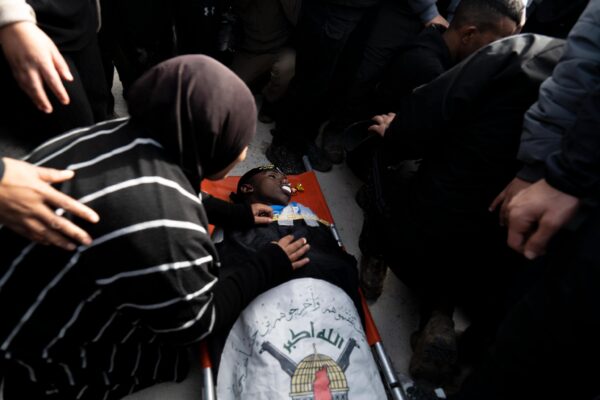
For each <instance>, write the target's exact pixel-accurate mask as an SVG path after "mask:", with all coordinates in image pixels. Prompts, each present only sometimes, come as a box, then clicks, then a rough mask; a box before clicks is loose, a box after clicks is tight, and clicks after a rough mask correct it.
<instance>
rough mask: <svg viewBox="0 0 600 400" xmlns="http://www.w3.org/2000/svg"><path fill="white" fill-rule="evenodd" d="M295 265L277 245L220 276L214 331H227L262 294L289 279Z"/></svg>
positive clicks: (269, 247)
mask: <svg viewBox="0 0 600 400" xmlns="http://www.w3.org/2000/svg"><path fill="white" fill-rule="evenodd" d="M292 271H293V269H292V264H291V262H290V259H289V258H288V256H287V255H286V254H285V252H284V251H283V250H282V249H281V248H280V247H279V246H278V245H276V244H268V245H266V246H265V247H263V248H262V249H261V250H259V251H258V252H257V253H255V254H254V255H253V256H252V257H251V258H250V259H249V260H248V262H247V265H246V266H245V268H238V269H237V270H236V271H235V272H234V273H232V274H230V275H228V276H227V277H226V278H223V279H220V280H219V282H218V283H217V284H216V285H215V288H214V291H213V293H214V307H215V311H216V320H215V325H214V328H213V333H215V332H224V331H228V330H229V329H230V328H231V326H232V325H233V323H234V322H235V320H236V319H237V317H238V316H239V315H240V313H241V312H242V310H243V309H244V308H245V307H246V306H247V305H248V304H249V303H250V302H251V301H252V300H253V299H254V298H255V297H256V296H258V295H259V294H261V293H263V292H265V291H266V290H268V289H270V288H272V287H275V286H276V285H278V284H280V283H283V282H284V281H286V280H287V279H289V278H290V277H291V275H292Z"/></svg>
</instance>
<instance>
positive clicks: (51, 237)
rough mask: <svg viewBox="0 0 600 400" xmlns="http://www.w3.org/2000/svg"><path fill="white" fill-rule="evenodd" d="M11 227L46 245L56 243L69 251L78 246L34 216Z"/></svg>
mask: <svg viewBox="0 0 600 400" xmlns="http://www.w3.org/2000/svg"><path fill="white" fill-rule="evenodd" d="M11 229H14V230H15V232H17V233H19V234H21V235H22V236H25V237H26V238H28V239H30V240H32V241H34V242H37V243H40V244H43V245H45V246H48V245H54V246H57V247H60V248H62V249H64V250H68V251H73V250H75V249H76V247H77V246H75V244H73V243H72V242H70V241H69V240H67V239H66V238H65V237H64V236H63V235H61V234H60V233H58V232H56V231H54V230H52V229H51V228H50V227H49V226H47V225H45V224H44V223H43V222H41V221H39V220H37V219H34V218H29V219H27V220H26V221H24V223H23V224H20V225H17V226H12V227H11Z"/></svg>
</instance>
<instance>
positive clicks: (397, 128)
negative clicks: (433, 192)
mask: <svg viewBox="0 0 600 400" xmlns="http://www.w3.org/2000/svg"><path fill="white" fill-rule="evenodd" d="M483 64H488V65H489V63H488V62H482V60H480V57H478V58H475V59H471V61H470V62H468V63H465V64H460V65H459V66H456V67H454V68H452V69H451V70H449V71H448V72H446V73H444V74H442V75H441V76H439V77H438V78H437V79H435V80H433V81H432V82H430V83H429V84H427V85H424V86H421V87H419V88H417V89H415V91H414V92H413V93H412V95H410V96H407V97H405V98H403V99H402V101H401V102H400V105H399V107H398V109H397V111H396V118H394V120H393V121H392V123H391V125H390V126H389V128H388V129H387V131H386V133H385V137H384V142H385V146H386V148H390V149H393V151H394V152H396V154H397V156H398V157H399V159H398V161H400V160H403V159H418V158H422V157H423V156H424V154H425V153H426V152H427V149H428V148H430V147H431V146H434V145H440V144H441V141H440V140H439V139H440V137H441V135H442V134H443V133H444V132H445V131H446V130H447V127H448V123H449V122H450V121H455V122H457V121H460V120H461V119H462V118H464V116H465V115H466V114H467V113H468V111H469V108H470V105H471V104H472V102H473V101H474V100H475V99H476V98H477V96H478V94H479V93H480V92H481V91H482V90H483V89H482V86H484V82H485V77H489V75H490V74H491V73H492V71H491V70H490V68H487V69H485V68H483Z"/></svg>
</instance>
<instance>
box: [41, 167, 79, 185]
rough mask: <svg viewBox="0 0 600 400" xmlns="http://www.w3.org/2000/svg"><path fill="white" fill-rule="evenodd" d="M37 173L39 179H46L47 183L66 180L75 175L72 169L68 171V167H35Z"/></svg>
mask: <svg viewBox="0 0 600 400" xmlns="http://www.w3.org/2000/svg"><path fill="white" fill-rule="evenodd" d="M36 168H37V173H38V176H39V177H40V179H42V180H43V181H46V182H48V183H60V182H64V181H68V180H69V179H71V178H73V176H75V172H74V171H70V170H68V169H65V170H59V169H54V168H44V167H36Z"/></svg>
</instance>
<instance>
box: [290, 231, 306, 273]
mask: <svg viewBox="0 0 600 400" xmlns="http://www.w3.org/2000/svg"><path fill="white" fill-rule="evenodd" d="M297 243H298V244H299V245H300V247H299V248H298V249H297V250H296V251H294V252H293V253H292V254H290V255H289V257H290V261H291V262H292V268H293V269H298V268H301V267H303V266H305V265H306V264H308V263H309V262H310V259H309V258H308V257H304V255H305V254H306V253H307V252H308V251H309V250H310V245H308V244H307V243H306V239H304V238H302V239H298V240H296V241H295V242H294V243H292V244H291V245H290V246H294V247H295V245H296V244H297ZM303 257H304V258H303Z"/></svg>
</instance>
